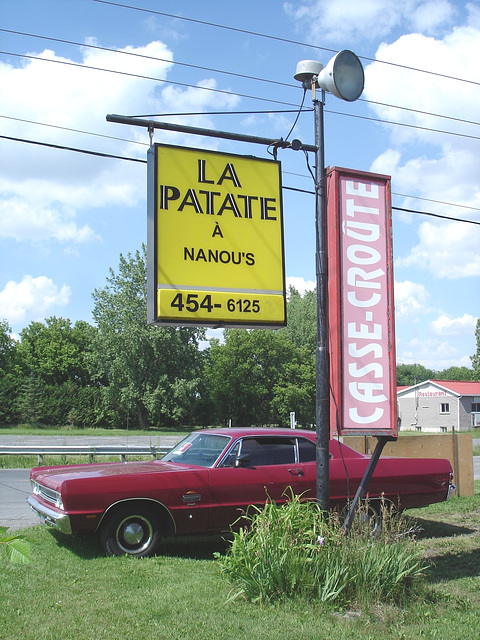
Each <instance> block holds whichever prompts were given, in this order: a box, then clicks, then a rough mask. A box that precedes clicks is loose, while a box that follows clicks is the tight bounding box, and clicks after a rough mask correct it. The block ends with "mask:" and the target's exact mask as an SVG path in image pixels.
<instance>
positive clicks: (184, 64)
mask: <svg viewBox="0 0 480 640" xmlns="http://www.w3.org/2000/svg"><path fill="white" fill-rule="evenodd" d="M0 31H3V32H4V33H12V34H15V35H20V36H26V37H29V38H38V39H39V40H48V41H50V42H59V43H61V44H71V45H74V46H77V47H82V49H96V50H98V51H107V52H108V53H119V54H121V55H125V56H134V57H136V58H144V59H145V60H155V61H157V62H168V63H169V64H173V65H178V66H180V67H189V68H191V69H199V70H200V71H209V72H212V73H222V74H225V75H228V76H234V77H236V78H242V79H244V80H256V81H258V82H268V83H270V84H274V85H275V86H278V85H281V86H284V87H290V88H295V89H297V88H298V85H296V84H293V83H287V82H279V81H278V80H269V79H268V78H258V77H256V76H250V75H246V74H244V73H235V72H234V71H224V70H222V69H215V68H212V67H204V66H201V65H198V64H190V63H188V62H180V61H178V60H170V59H169V58H159V57H157V56H148V55H146V54H144V53H136V52H134V51H122V50H120V49H111V48H109V47H101V46H100V45H96V44H89V43H82V42H75V41H74V40H64V39H63V38H53V37H50V36H42V35H38V34H35V33H26V32H24V31H14V30H13V29H2V28H0Z"/></svg>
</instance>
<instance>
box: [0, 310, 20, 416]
mask: <svg viewBox="0 0 480 640" xmlns="http://www.w3.org/2000/svg"><path fill="white" fill-rule="evenodd" d="M16 362H17V343H16V341H15V340H14V339H13V338H12V330H11V328H10V326H9V324H8V322H7V321H6V320H1V321H0V423H4V424H5V423H9V422H12V421H13V417H14V406H15V400H16V396H17V393H18V375H17V370H16Z"/></svg>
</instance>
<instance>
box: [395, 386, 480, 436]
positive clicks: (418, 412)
mask: <svg viewBox="0 0 480 640" xmlns="http://www.w3.org/2000/svg"><path fill="white" fill-rule="evenodd" d="M397 404H398V422H399V428H400V429H401V430H402V431H425V432H430V433H435V432H437V433H441V432H447V431H452V430H456V431H468V430H469V429H472V427H478V428H480V382H469V381H463V380H425V382H419V383H418V384H415V385H412V386H411V387H398V388H397Z"/></svg>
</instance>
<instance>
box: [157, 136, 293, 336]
mask: <svg viewBox="0 0 480 640" xmlns="http://www.w3.org/2000/svg"><path fill="white" fill-rule="evenodd" d="M147 157H148V161H147V212H148V215H147V321H148V323H149V324H157V325H167V326H188V325H195V326H204V327H215V328H217V327H237V328H280V327H283V326H285V325H286V278H285V251H284V229H283V199H282V181H281V165H280V162H278V161H277V160H274V159H265V158H256V157H253V156H250V155H249V156H245V155H238V154H231V153H224V152H218V151H211V150H203V149H198V148H193V147H183V146H175V145H166V144H154V145H152V146H151V147H150V148H149V150H148V156H147ZM169 159H170V160H169ZM210 165H212V166H210ZM219 166H222V167H225V168H224V170H223V173H221V176H220V178H219V177H218V174H219V172H218V171H217V173H215V171H214V170H213V168H215V167H219ZM236 169H237V170H236ZM239 169H240V170H239ZM162 172H163V173H162ZM237 173H238V174H239V175H238V176H237ZM164 176H166V178H167V180H166V182H165V181H164V182H163V183H162V182H161V179H160V178H163V177H164ZM177 176H178V178H177ZM245 176H246V179H245V180H244V178H245ZM262 176H263V178H262ZM254 180H257V181H258V185H259V191H256V192H255V193H251V194H250V195H249V192H248V189H249V188H251V184H250V183H253V181H254ZM262 180H263V181H262ZM223 183H225V186H224V184H223ZM187 186H188V189H187ZM229 188H230V192H228V190H229ZM261 189H263V190H264V191H261ZM209 190H210V191H209ZM260 191H261V192H260ZM224 192H225V193H224ZM227 192H228V193H227ZM208 194H212V195H208ZM222 202H223V204H221V203H222ZM180 211H181V213H179V212H180ZM198 214H201V215H198ZM175 216H177V219H178V226H176V225H177V222H176V218H175ZM180 223H181V225H182V226H181V227H180V226H179V225H180ZM205 229H208V234H209V242H210V244H209V247H210V248H208V249H207V248H206V244H208V243H206V241H205V238H206V236H205V231H204V230H205ZM232 229H233V232H232ZM182 230H183V231H184V233H185V234H186V235H187V236H189V237H190V238H191V239H192V242H191V244H189V245H188V246H187V245H185V246H183V245H182V242H183V240H182V239H181V238H180V236H181V235H182ZM237 230H238V231H237ZM224 236H226V238H225V237H224ZM202 239H203V242H204V244H203V245H201V246H202V247H203V248H200V249H198V248H195V249H194V248H193V243H194V241H195V242H197V243H200V244H201V240H202ZM185 242H186V241H185ZM242 242H243V244H241V243H242ZM184 244H185V243H184ZM212 246H215V247H217V248H216V249H212V248H211V247H212ZM233 247H234V248H233ZM162 261H163V262H162ZM195 261H196V263H195ZM207 262H211V263H212V264H206V263H207ZM233 265H235V266H233ZM217 274H218V277H217ZM232 274H233V276H232ZM232 278H233V279H232Z"/></svg>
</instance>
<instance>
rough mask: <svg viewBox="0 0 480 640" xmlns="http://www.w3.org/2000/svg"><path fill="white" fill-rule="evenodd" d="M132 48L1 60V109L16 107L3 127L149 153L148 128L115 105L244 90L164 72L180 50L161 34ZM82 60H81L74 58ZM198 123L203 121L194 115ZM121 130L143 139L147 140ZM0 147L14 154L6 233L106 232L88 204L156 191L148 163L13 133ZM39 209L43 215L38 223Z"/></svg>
mask: <svg viewBox="0 0 480 640" xmlns="http://www.w3.org/2000/svg"><path fill="white" fill-rule="evenodd" d="M92 42H93V41H92V40H90V41H89V43H90V44H91V43H92ZM122 51H123V52H124V53H123V54H119V53H114V52H109V51H104V50H97V49H89V48H87V47H82V48H80V49H78V50H77V54H76V55H77V57H80V61H79V62H77V61H76V60H75V59H74V58H73V56H72V59H67V58H62V57H60V56H58V55H57V54H56V53H55V52H54V51H52V50H50V49H45V50H44V51H41V52H40V53H36V54H34V55H35V56H36V57H37V58H40V59H29V60H26V61H24V62H23V63H22V66H20V67H15V66H13V65H12V64H9V63H0V86H2V91H1V92H0V113H1V114H3V115H6V116H9V118H2V133H3V134H4V135H7V136H12V137H17V138H23V139H27V140H34V141H39V142H43V143H48V144H54V145H64V146H69V147H75V148H80V149H86V150H92V151H99V152H102V153H107V154H113V155H120V156H126V157H136V158H139V159H142V160H145V159H146V149H147V146H148V132H147V131H146V130H143V129H139V128H138V127H128V126H125V125H119V124H112V123H107V122H106V115H107V114H108V113H119V114H126V115H129V114H145V113H161V112H166V111H168V112H181V111H192V110H195V111H202V110H205V111H207V110H209V109H211V108H212V107H213V105H214V106H215V108H217V109H218V108H221V107H225V108H227V109H228V108H231V107H232V106H233V105H234V104H235V103H236V102H237V100H238V99H237V98H236V97H235V96H230V95H227V94H219V93H215V92H214V91H205V90H202V89H200V88H186V89H180V88H178V87H172V86H170V85H165V84H162V83H161V82H159V81H158V80H161V79H164V78H166V77H167V75H168V74H169V72H170V71H171V68H172V62H171V61H172V59H173V54H172V52H171V51H170V50H169V49H168V48H167V47H166V45H164V44H163V43H161V42H150V43H149V44H147V45H146V46H143V47H137V48H134V47H130V46H128V47H125V48H124V49H122ZM32 55H33V54H32ZM142 56H146V57H142ZM73 62H74V63H75V64H76V65H78V66H72V64H71V63H73ZM87 67H90V68H87ZM91 67H95V68H98V69H110V70H113V71H117V72H121V73H106V72H104V71H96V70H94V69H92V68H91ZM125 74H130V75H125ZM139 76H145V77H146V78H150V79H145V78H142V77H139ZM199 85H200V86H204V87H208V88H209V89H214V88H216V84H215V81H214V80H211V79H208V78H207V79H205V80H203V81H202V82H201V83H199ZM15 118H16V119H18V120H15ZM20 119H21V120H22V121H21V122H20ZM26 121H30V122H26ZM197 121H198V122H200V121H201V118H200V117H199V118H198V119H197ZM32 122H36V123H43V124H48V125H52V126H39V125H38V124H32ZM190 123H191V124H195V122H194V121H193V120H190ZM65 128H72V129H75V130H78V131H86V132H93V133H95V134H99V135H100V136H102V137H94V136H86V135H84V134H82V133H75V132H72V131H67V130H65ZM112 137H113V138H114V137H118V138H121V139H126V140H132V141H141V142H142V143H143V145H144V146H142V145H139V144H134V143H130V142H128V141H127V142H125V141H122V140H113V139H111V138H112ZM184 139H185V136H183V137H182V136H181V135H180V134H179V135H177V137H176V140H175V141H176V142H177V143H181V142H182V140H184ZM0 153H1V154H2V156H3V157H4V158H8V162H5V163H4V166H3V167H2V175H1V177H0V200H1V201H2V202H3V206H2V209H1V212H0V216H1V218H2V221H3V223H4V229H3V235H8V236H9V237H13V238H15V239H16V240H17V241H22V240H27V241H30V240H31V238H32V236H33V235H34V236H35V237H36V238H37V239H43V240H48V239H49V238H52V239H55V240H60V241H62V242H80V241H81V242H86V241H92V240H95V239H98V233H97V231H96V230H94V229H91V228H90V227H89V226H88V225H82V224H81V223H79V222H77V220H76V218H77V216H78V215H79V212H80V211H82V210H83V211H86V212H88V211H89V210H90V209H92V208H97V207H104V206H135V205H137V204H138V203H139V202H140V201H141V200H144V199H145V196H146V188H145V175H146V169H145V165H144V164H137V163H133V162H125V161H121V160H117V161H116V160H113V159H103V158H98V157H93V156H92V155H86V154H80V153H75V152H72V151H65V150H55V149H52V148H46V147H43V146H38V145H30V144H20V143H18V142H11V141H1V150H0ZM15 212H17V213H18V212H19V215H15ZM29 216H31V218H32V220H33V224H32V225H31V226H29V224H28V217H29ZM37 232H38V233H37ZM0 235H2V232H0Z"/></svg>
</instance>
